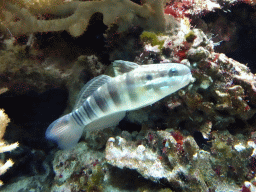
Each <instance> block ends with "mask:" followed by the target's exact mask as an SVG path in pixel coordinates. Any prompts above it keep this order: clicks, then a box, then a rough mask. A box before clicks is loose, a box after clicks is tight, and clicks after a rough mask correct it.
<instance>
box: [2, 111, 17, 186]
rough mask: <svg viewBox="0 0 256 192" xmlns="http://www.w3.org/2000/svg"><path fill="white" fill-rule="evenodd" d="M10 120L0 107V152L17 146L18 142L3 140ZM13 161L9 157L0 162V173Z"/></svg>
mask: <svg viewBox="0 0 256 192" xmlns="http://www.w3.org/2000/svg"><path fill="white" fill-rule="evenodd" d="M9 122H10V119H9V118H8V116H7V115H6V114H5V113H4V110H3V109H0V123H1V124H0V153H4V152H7V151H12V150H14V149H16V148H17V147H18V145H19V144H18V142H16V143H13V144H6V143H5V141H4V140H3V136H4V133H5V129H6V126H7V125H8V123H9ZM13 164H14V162H13V161H12V160H11V159H9V160H7V161H6V162H5V163H3V162H0V175H3V174H4V173H5V172H6V171H7V170H8V169H9V168H10V167H11V166H12V165H13ZM1 185H3V182H2V181H0V186H1Z"/></svg>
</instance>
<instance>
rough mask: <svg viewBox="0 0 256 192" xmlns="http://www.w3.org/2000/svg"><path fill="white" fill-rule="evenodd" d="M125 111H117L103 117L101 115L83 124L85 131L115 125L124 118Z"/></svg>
mask: <svg viewBox="0 0 256 192" xmlns="http://www.w3.org/2000/svg"><path fill="white" fill-rule="evenodd" d="M125 114H126V111H122V112H117V113H114V114H110V115H107V116H104V117H101V118H99V119H97V120H95V121H93V122H91V123H90V124H88V125H86V126H85V131H94V130H100V129H104V128H108V127H113V126H117V125H118V124H119V122H120V121H121V120H122V119H123V118H124V116H125Z"/></svg>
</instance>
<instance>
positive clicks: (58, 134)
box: [45, 60, 193, 149]
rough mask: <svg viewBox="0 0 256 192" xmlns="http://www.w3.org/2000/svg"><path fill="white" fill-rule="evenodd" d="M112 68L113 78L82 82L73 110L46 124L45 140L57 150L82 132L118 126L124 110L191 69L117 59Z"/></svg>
mask: <svg viewBox="0 0 256 192" xmlns="http://www.w3.org/2000/svg"><path fill="white" fill-rule="evenodd" d="M113 69H114V73H115V76H114V77H111V76H108V75H100V76H97V77H95V78H93V79H92V80H90V81H89V82H88V83H86V84H85V85H84V87H83V88H82V89H81V91H80V93H79V94H78V98H77V101H76V104H75V105H74V109H73V110H72V112H70V113H68V114H66V115H64V116H62V117H60V118H59V119H57V120H55V121H54V122H52V123H51V124H50V125H49V127H48V128H47V130H46V133H45V136H46V139H48V140H51V141H53V142H56V143H57V144H58V147H59V148H60V149H71V148H73V147H74V146H75V145H76V144H77V143H78V141H79V139H80V138H81V136H82V135H83V132H84V131H93V130H99V129H104V128H107V127H112V126H117V125H118V123H119V122H120V121H121V120H122V119H123V118H124V117H125V114H126V112H127V111H132V110H138V109H140V108H143V107H146V106H149V105H152V104H153V103H155V102H157V101H159V100H161V99H162V98H164V97H166V96H168V95H170V94H172V93H174V92H176V91H177V90H179V89H181V88H183V87H185V86H187V85H188V84H189V83H190V82H191V81H192V79H193V77H192V74H191V70H190V68H189V67H188V66H186V65H183V64H178V63H160V64H148V65H138V64H137V63H134V62H129V61H122V60H116V61H114V62H113Z"/></svg>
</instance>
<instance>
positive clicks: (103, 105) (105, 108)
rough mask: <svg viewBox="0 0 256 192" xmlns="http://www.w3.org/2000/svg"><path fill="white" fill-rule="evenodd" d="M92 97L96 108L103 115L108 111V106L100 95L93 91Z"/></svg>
mask: <svg viewBox="0 0 256 192" xmlns="http://www.w3.org/2000/svg"><path fill="white" fill-rule="evenodd" d="M92 97H93V98H94V100H95V102H96V104H97V105H98V107H99V108H100V109H101V111H102V112H103V113H105V112H107V111H108V110H109V106H108V104H107V102H106V100H105V98H104V97H102V95H100V94H99V92H98V91H95V92H94V93H93V95H92Z"/></svg>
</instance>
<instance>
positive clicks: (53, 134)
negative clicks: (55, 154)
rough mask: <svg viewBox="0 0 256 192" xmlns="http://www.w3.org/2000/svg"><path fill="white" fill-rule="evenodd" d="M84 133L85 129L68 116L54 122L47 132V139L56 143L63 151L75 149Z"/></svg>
mask: <svg viewBox="0 0 256 192" xmlns="http://www.w3.org/2000/svg"><path fill="white" fill-rule="evenodd" d="M82 133H83V127H81V126H79V125H77V124H76V123H75V121H74V120H72V119H71V115H70V114H67V115H65V116H63V117H61V118H59V119H57V120H56V121H54V122H52V123H51V124H50V125H49V127H48V128H47V130H46V133H45V137H46V138H47V139H49V140H51V141H53V142H56V143H57V144H58V146H59V148H61V149H70V148H72V147H74V146H75V145H76V144H77V143H78V141H79V139H80V138H81V136H82Z"/></svg>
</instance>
